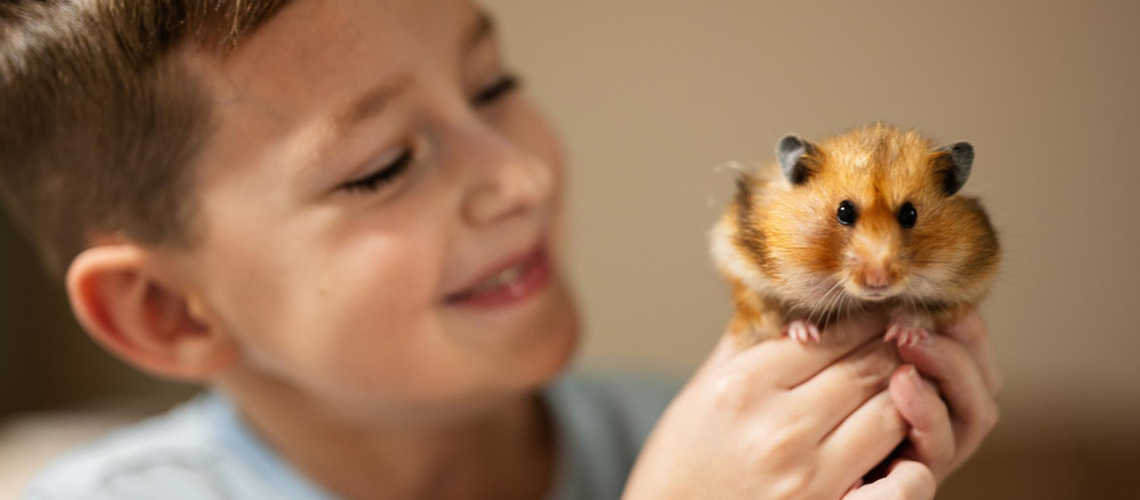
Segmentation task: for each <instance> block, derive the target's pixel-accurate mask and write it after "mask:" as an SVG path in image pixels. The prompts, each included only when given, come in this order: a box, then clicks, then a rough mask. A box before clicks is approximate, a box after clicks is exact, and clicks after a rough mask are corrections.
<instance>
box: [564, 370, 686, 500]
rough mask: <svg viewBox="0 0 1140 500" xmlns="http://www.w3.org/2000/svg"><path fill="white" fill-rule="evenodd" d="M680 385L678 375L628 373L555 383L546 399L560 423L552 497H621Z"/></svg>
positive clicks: (574, 377)
mask: <svg viewBox="0 0 1140 500" xmlns="http://www.w3.org/2000/svg"><path fill="white" fill-rule="evenodd" d="M681 385H682V383H681V381H680V380H679V379H678V378H676V377H667V376H650V375H637V374H628V373H626V374H604V375H598V374H594V375H582V374H569V375H566V376H563V377H562V378H561V379H560V380H558V381H557V382H556V383H554V384H553V385H552V386H551V387H550V388H549V389H548V390H547V391H546V398H547V400H548V402H549V404H550V408H551V412H552V414H553V418H554V421H555V424H556V426H557V427H558V438H559V443H560V450H561V451H560V457H561V459H560V460H561V464H560V468H561V469H560V472H559V475H560V480H559V485H558V487H557V489H556V490H555V491H556V492H555V494H553V495H552V496H551V497H550V498H552V499H559V500H561V499H578V498H590V499H603V498H614V499H616V498H619V497H620V496H621V491H622V489H623V487H624V485H625V481H626V479H627V478H628V477H629V473H630V471H631V470H632V469H633V464H634V462H636V460H637V456H638V455H639V454H640V453H641V448H642V447H643V446H644V445H645V442H646V440H647V439H648V437H649V434H650V432H651V431H652V430H653V427H654V426H655V425H656V424H657V420H658V419H659V418H660V417H661V414H662V413H664V411H665V408H666V407H668V406H669V403H670V402H671V401H672V400H673V397H674V396H675V395H676V394H677V393H678V392H679V391H680V388H681Z"/></svg>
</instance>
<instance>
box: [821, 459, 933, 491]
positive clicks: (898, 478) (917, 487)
mask: <svg viewBox="0 0 1140 500" xmlns="http://www.w3.org/2000/svg"><path fill="white" fill-rule="evenodd" d="M936 486H937V482H936V481H935V479H934V473H933V472H931V471H930V469H929V468H927V467H926V466H925V465H922V464H920V463H918V462H913V461H910V460H896V461H895V462H894V463H893V464H891V467H890V469H889V470H888V471H887V475H886V477H884V478H882V479H880V480H878V481H875V482H873V483H871V484H865V485H862V486H858V487H856V488H852V489H851V491H848V492H847V494H846V495H844V496H843V500H886V499H906V500H932V499H933V498H934V489H935V487H936Z"/></svg>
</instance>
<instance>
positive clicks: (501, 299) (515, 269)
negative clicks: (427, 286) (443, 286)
mask: <svg viewBox="0 0 1140 500" xmlns="http://www.w3.org/2000/svg"><path fill="white" fill-rule="evenodd" d="M550 274H551V271H550V263H549V259H548V257H547V253H546V249H545V248H544V247H543V246H542V245H539V246H538V247H536V248H535V249H534V250H531V251H530V252H528V253H527V254H525V255H523V256H522V257H521V258H518V259H514V261H513V262H510V263H508V264H507V267H504V268H502V269H501V270H499V271H497V272H494V273H493V274H492V275H490V276H488V277H486V278H483V279H482V280H479V281H478V282H477V283H475V284H474V285H473V286H470V287H468V288H466V289H464V290H462V291H460V292H456V293H453V294H451V295H448V296H447V297H446V298H445V302H446V303H448V304H453V305H465V306H474V307H482V308H496V307H501V306H506V305H511V304H516V303H519V302H522V301H524V300H526V299H527V298H529V297H531V296H533V295H535V294H537V293H538V292H539V291H540V290H542V289H543V288H544V287H545V285H546V284H547V282H548V281H549V278H550Z"/></svg>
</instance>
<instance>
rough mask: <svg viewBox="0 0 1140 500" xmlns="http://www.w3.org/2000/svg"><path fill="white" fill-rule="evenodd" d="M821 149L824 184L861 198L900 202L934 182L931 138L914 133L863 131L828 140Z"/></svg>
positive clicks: (893, 202) (892, 202)
mask: <svg viewBox="0 0 1140 500" xmlns="http://www.w3.org/2000/svg"><path fill="white" fill-rule="evenodd" d="M820 150H821V151H822V154H823V155H824V158H825V162H826V168H824V171H823V172H821V180H825V182H824V184H827V185H831V186H840V187H841V189H843V190H845V191H847V193H846V195H847V196H851V197H854V198H857V199H859V200H864V201H867V202H870V201H871V200H876V199H880V200H882V201H885V202H887V203H891V204H897V203H901V202H902V201H905V199H906V198H908V197H913V196H917V195H920V194H922V193H920V192H918V191H925V188H926V187H927V186H928V184H931V182H929V181H930V179H928V177H930V176H931V172H930V165H929V162H928V160H929V156H930V153H931V150H930V144H929V141H928V140H926V139H924V138H922V137H921V136H919V135H918V134H915V133H913V132H905V133H898V132H894V131H881V130H871V131H861V132H860V133H854V134H848V135H845V136H840V137H837V138H835V139H832V140H829V141H827V142H825V143H823V144H821V145H820Z"/></svg>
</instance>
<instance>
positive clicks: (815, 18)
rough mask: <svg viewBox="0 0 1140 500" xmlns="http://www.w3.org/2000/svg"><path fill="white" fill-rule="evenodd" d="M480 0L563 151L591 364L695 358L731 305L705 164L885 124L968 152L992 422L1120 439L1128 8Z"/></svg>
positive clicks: (1133, 302)
mask: <svg viewBox="0 0 1140 500" xmlns="http://www.w3.org/2000/svg"><path fill="white" fill-rule="evenodd" d="M490 4H491V5H492V6H493V7H495V10H496V12H498V14H499V16H500V18H501V20H502V24H503V25H504V29H505V32H506V37H507V41H508V46H509V47H510V49H511V53H512V56H513V59H514V60H515V61H516V62H517V65H518V66H519V67H521V68H524V69H525V74H526V75H528V76H529V79H530V82H531V88H532V91H533V92H534V93H535V94H537V96H538V99H539V100H540V102H543V103H545V105H546V106H547V109H548V110H549V112H550V113H551V114H552V115H553V116H554V117H555V118H556V119H557V120H558V122H559V123H560V124H561V125H562V128H563V130H564V132H565V137H566V139H567V141H568V143H569V146H570V147H569V149H570V151H571V153H572V164H573V168H574V170H573V176H574V179H573V182H572V190H573V196H572V203H573V209H574V210H573V214H574V224H573V229H574V236H575V239H574V241H575V243H574V245H575V246H574V255H575V261H574V264H575V276H576V277H577V278H578V282H579V284H580V287H579V288H580V290H581V294H582V297H583V299H584V301H585V302H584V303H585V305H586V310H587V312H588V319H589V324H590V326H591V334H592V336H591V338H590V340H589V341H588V343H587V345H586V351H585V352H586V360H587V361H588V362H590V363H601V364H607V363H626V362H627V360H633V361H634V362H637V363H641V364H645V365H651V366H657V367H664V368H668V369H675V370H682V371H683V370H689V369H691V368H693V367H695V366H696V364H697V363H698V361H699V360H700V359H701V358H702V356H703V355H704V353H705V352H706V350H707V349H708V347H709V345H710V343H711V342H712V341H713V338H714V337H715V336H716V335H717V334H718V333H719V332H720V331H721V328H722V326H723V324H724V321H725V319H726V318H727V317H728V314H729V311H730V309H729V305H728V303H727V300H726V298H727V295H726V291H725V289H724V287H723V286H722V283H721V282H720V280H719V278H718V277H717V276H716V275H715V274H714V273H713V272H712V271H711V266H710V264H709V259H708V257H707V252H706V231H707V228H708V227H709V225H710V222H711V221H712V220H713V218H714V217H715V215H716V213H717V210H719V205H720V203H721V202H722V201H724V200H725V198H726V197H725V194H726V193H727V192H729V191H728V188H729V184H730V182H731V178H732V176H731V174H730V173H721V174H719V175H718V174H716V173H715V168H714V167H716V166H717V165H720V164H723V163H725V162H727V161H732V160H737V161H741V162H743V163H745V164H755V162H756V161H758V160H762V161H768V160H769V159H770V158H771V155H772V153H771V151H772V149H773V147H774V145H775V141H776V139H778V138H779V136H780V135H782V134H784V133H786V132H791V131H794V132H797V133H800V134H803V135H805V136H808V137H819V136H821V135H825V134H830V133H835V132H841V131H843V130H844V129H846V128H848V127H850V126H853V125H857V124H861V123H865V122H868V121H872V120H880V119H881V120H886V121H889V122H892V123H896V124H899V125H901V126H906V127H912V126H913V127H918V128H919V129H920V130H923V131H925V132H927V133H928V134H931V135H933V136H935V137H937V138H940V139H942V140H943V141H946V142H951V141H957V140H969V141H971V142H972V143H973V144H974V145H975V147H976V148H977V151H978V160H977V162H976V164H975V168H974V174H973V176H972V177H971V179H970V181H969V182H968V183H967V188H966V191H968V192H970V193H973V194H979V195H981V196H982V198H983V199H984V200H985V201H986V203H987V205H988V207H989V209H990V212H991V215H992V216H993V218H994V221H995V223H996V225H997V226H998V227H999V229H1000V230H1001V233H1002V239H1003V243H1004V245H1005V248H1006V260H1005V268H1004V272H1003V273H1002V277H1001V279H1000V281H999V283H998V285H997V287H996V290H995V291H994V293H993V295H992V296H991V298H990V300H989V301H988V302H987V303H986V305H985V307H984V312H985V313H986V315H987V318H988V320H989V322H990V326H991V330H992V333H993V337H994V341H995V343H996V344H997V349H998V352H999V354H1000V357H1001V361H1002V364H1003V367H1004V369H1005V371H1006V373H1007V374H1008V378H1009V380H1008V389H1007V394H1005V396H1003V402H1004V403H1005V405H1006V406H1007V408H1008V411H1007V415H1006V416H1007V417H1008V419H1007V420H1013V419H1024V422H1022V423H1023V424H1024V425H1033V422H1035V421H1039V420H1046V419H1055V420H1064V421H1065V422H1067V423H1069V424H1071V425H1074V426H1076V430H1078V431H1081V432H1086V431H1087V432H1089V433H1094V434H1099V433H1101V432H1103V431H1104V430H1105V428H1106V427H1108V428H1113V429H1116V430H1119V431H1120V432H1130V433H1137V432H1138V430H1137V426H1136V425H1135V424H1136V423H1137V422H1140V361H1138V360H1137V357H1138V356H1140V328H1138V327H1137V322H1136V319H1135V315H1134V312H1135V310H1136V307H1137V306H1138V305H1140V301H1138V300H1137V299H1138V297H1140V263H1138V262H1137V260H1138V259H1140V205H1138V204H1137V201H1136V195H1137V191H1138V190H1140V161H1138V160H1137V158H1138V157H1140V152H1138V151H1137V150H1136V149H1135V144H1136V142H1137V138H1140V2H1134V1H1093V2H1076V1H1072V2H1062V1H1026V2H982V1H966V2H912V1H894V2H778V1H753V0H747V1H745V0H737V1H732V0H715V1H708V0H705V1H699V2H698V1H680V0H674V1H670V0H665V1H662V0H657V1H604V0H578V1H575V2H533V1H521V0H512V1H507V0H499V1H493V2H490ZM710 193H712V195H713V198H714V199H715V200H716V207H715V208H710V207H709V198H710ZM1019 425H1020V424H1019Z"/></svg>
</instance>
